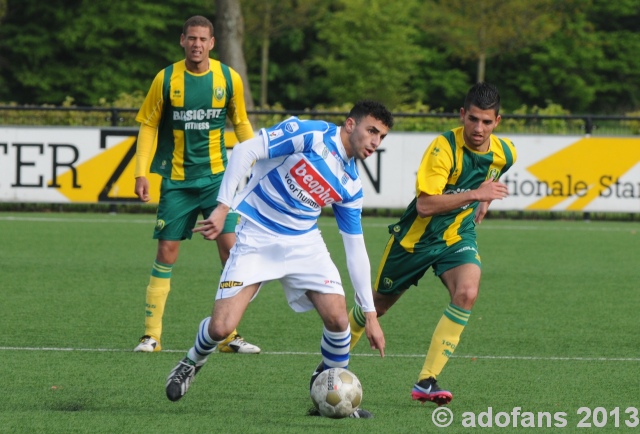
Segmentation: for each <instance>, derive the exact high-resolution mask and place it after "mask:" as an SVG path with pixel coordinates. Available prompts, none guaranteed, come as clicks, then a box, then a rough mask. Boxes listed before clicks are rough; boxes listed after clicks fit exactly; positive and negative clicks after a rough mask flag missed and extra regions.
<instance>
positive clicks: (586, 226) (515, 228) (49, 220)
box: [0, 216, 640, 232]
mask: <svg viewBox="0 0 640 434" xmlns="http://www.w3.org/2000/svg"><path fill="white" fill-rule="evenodd" d="M0 221H7V222H13V221H15V222H42V223H118V224H123V223H135V224H147V225H152V224H155V219H153V218H151V217H150V218H149V219H109V218H98V219H87V218H65V217H22V216H20V217H17V216H0ZM575 223H576V225H573V226H571V227H569V226H566V225H563V227H549V226H546V225H542V226H535V225H526V226H510V225H504V224H498V223H497V222H495V221H490V220H487V223H485V224H484V225H481V226H478V230H479V231H484V230H500V231H539V230H545V231H581V232H582V231H584V232H635V231H638V230H640V225H636V226H634V225H633V223H631V224H630V226H629V227H594V226H590V223H583V224H584V226H582V227H579V226H577V224H579V223H581V222H578V221H576V222H575ZM625 223H627V222H625ZM634 223H635V222H634ZM325 224H330V223H323V222H322V221H320V225H321V226H324V225H325ZM389 224H390V223H371V222H367V221H365V222H363V226H364V227H365V228H386V227H388V226H389Z"/></svg>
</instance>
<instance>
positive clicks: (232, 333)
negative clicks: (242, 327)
mask: <svg viewBox="0 0 640 434" xmlns="http://www.w3.org/2000/svg"><path fill="white" fill-rule="evenodd" d="M237 334H238V329H233V331H232V332H231V334H230V335H229V336H227V337H226V338H225V340H224V341H222V342H220V343H219V344H218V346H219V347H220V346H223V345H227V344H228V343H229V342H231V341H232V340H233V339H234V338H235V337H236V335H237Z"/></svg>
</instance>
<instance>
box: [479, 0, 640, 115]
mask: <svg viewBox="0 0 640 434" xmlns="http://www.w3.org/2000/svg"><path fill="white" fill-rule="evenodd" d="M577 5H579V8H578V9H577V10H574V13H573V14H572V15H571V16H566V17H565V19H564V20H565V22H564V23H563V26H562V30H560V31H559V32H557V33H556V34H554V35H553V36H552V37H550V38H549V39H547V40H545V41H544V42H543V43H541V44H539V45H536V46H533V47H529V48H527V49H525V50H523V51H521V52H520V53H518V54H516V55H512V56H504V57H502V58H500V59H497V65H496V66H497V68H496V70H497V74H495V75H491V76H490V78H489V81H491V80H492V79H494V80H500V79H501V80H502V82H503V83H504V85H503V86H502V87H503V88H504V95H505V100H506V101H512V102H516V101H521V102H522V103H525V102H526V103H528V104H529V105H542V104H545V103H546V102H547V101H553V102H555V103H559V104H561V105H562V106H564V107H566V108H569V109H570V110H571V112H573V113H599V114H623V113H625V112H628V111H632V110H637V108H638V107H639V106H640V56H638V55H637V53H639V52H640V33H638V30H637V29H638V23H640V1H638V0H620V1H615V2H612V1H609V0H590V1H582V2H578V3H577ZM524 65H526V68H523V66H524Z"/></svg>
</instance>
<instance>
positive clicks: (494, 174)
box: [487, 169, 500, 181]
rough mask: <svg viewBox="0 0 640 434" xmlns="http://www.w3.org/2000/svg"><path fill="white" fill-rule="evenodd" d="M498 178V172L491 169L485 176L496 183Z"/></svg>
mask: <svg viewBox="0 0 640 434" xmlns="http://www.w3.org/2000/svg"><path fill="white" fill-rule="evenodd" d="M498 178H500V171H499V170H498V169H491V170H490V171H489V174H488V175H487V179H493V180H494V181H497V180H498Z"/></svg>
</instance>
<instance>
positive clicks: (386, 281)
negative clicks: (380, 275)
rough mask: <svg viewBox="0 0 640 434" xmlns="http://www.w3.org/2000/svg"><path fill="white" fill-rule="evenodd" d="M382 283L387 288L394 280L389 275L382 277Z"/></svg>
mask: <svg viewBox="0 0 640 434" xmlns="http://www.w3.org/2000/svg"><path fill="white" fill-rule="evenodd" d="M382 284H383V285H384V287H385V288H387V289H389V288H391V286H392V285H393V280H391V279H389V278H388V277H385V278H384V279H382Z"/></svg>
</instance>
